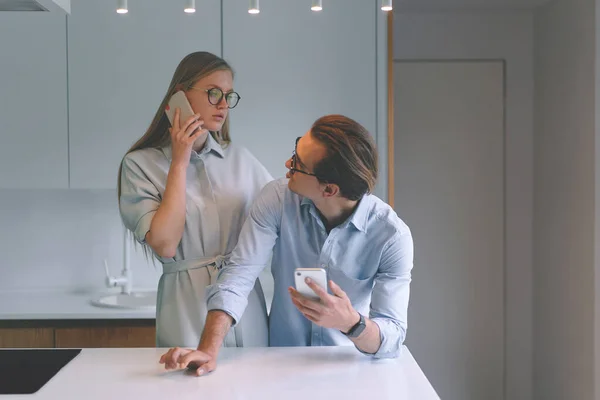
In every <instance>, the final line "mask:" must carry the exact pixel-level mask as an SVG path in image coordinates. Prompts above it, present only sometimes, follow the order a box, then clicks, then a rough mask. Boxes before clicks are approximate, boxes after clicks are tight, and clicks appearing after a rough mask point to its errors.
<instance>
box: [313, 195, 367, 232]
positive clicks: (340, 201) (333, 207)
mask: <svg viewBox="0 0 600 400" xmlns="http://www.w3.org/2000/svg"><path fill="white" fill-rule="evenodd" d="M314 203H315V207H316V208H317V210H318V211H319V214H320V215H321V220H322V221H323V223H324V224H325V228H326V229H327V232H330V231H331V230H332V229H333V228H335V227H336V226H338V225H340V224H342V223H343V222H344V221H345V220H347V219H348V217H350V215H352V213H353V212H354V210H355V209H356V207H357V206H358V203H359V201H358V200H348V199H345V198H341V197H336V198H330V199H320V201H316V202H314Z"/></svg>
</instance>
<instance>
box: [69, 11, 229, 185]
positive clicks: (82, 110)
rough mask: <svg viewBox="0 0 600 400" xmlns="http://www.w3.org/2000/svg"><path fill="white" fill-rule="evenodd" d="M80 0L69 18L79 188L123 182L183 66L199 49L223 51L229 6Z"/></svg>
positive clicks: (74, 166) (72, 142) (74, 181)
mask: <svg viewBox="0 0 600 400" xmlns="http://www.w3.org/2000/svg"><path fill="white" fill-rule="evenodd" d="M115 4H116V3H115V2H111V1H108V2H106V1H77V2H73V4H72V12H71V15H69V16H68V44H69V62H68V63H69V118H70V119H69V122H70V137H69V149H70V155H71V164H70V173H71V187H72V188H109V189H114V188H116V185H117V171H118V167H119V164H120V162H121V159H122V158H123V155H124V154H125V152H126V151H127V150H128V149H129V147H131V145H132V144H133V143H134V142H135V141H136V140H137V139H139V138H140V137H141V136H142V135H143V134H144V132H145V130H146V129H147V127H148V125H150V122H151V120H152V118H153V117H154V114H155V112H156V110H157V109H158V106H159V105H160V102H161V100H162V97H163V96H164V94H165V92H166V90H167V88H168V85H169V82H170V80H171V77H172V75H173V72H174V71H175V68H176V67H177V64H178V63H179V61H180V60H181V59H182V58H183V57H184V56H185V55H186V54H188V53H191V52H194V51H209V52H212V53H214V54H217V55H220V54H221V2H220V1H219V0H203V1H198V2H196V6H197V9H196V10H197V11H196V13H195V14H186V13H184V12H183V7H184V3H183V2H172V1H136V2H130V4H129V13H128V14H124V15H122V14H117V13H116V12H115Z"/></svg>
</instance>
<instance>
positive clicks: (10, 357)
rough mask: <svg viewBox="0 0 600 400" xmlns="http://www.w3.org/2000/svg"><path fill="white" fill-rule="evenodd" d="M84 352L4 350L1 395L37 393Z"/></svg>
mask: <svg viewBox="0 0 600 400" xmlns="http://www.w3.org/2000/svg"><path fill="white" fill-rule="evenodd" d="M80 352H81V349H23V350H20V349H18V350H17V349H14V350H13V349H2V350H0V395H1V394H31V393H35V392H37V391H38V390H40V389H41V388H42V386H44V385H45V384H46V383H47V382H48V381H49V380H50V379H52V377H53V376H54V375H56V374H57V373H58V371H60V369H61V368H62V367H64V366H65V365H67V364H68V363H69V361H71V360H72V359H73V358H75V356H77V354H79V353H80Z"/></svg>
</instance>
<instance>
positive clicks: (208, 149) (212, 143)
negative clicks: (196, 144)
mask: <svg viewBox="0 0 600 400" xmlns="http://www.w3.org/2000/svg"><path fill="white" fill-rule="evenodd" d="M162 151H163V153H164V154H165V156H166V157H167V159H168V160H169V161H172V160H173V149H172V148H171V145H168V146H165V147H163V148H162ZM207 153H215V154H217V155H219V156H220V157H221V158H223V157H225V153H224V152H223V147H221V145H220V144H219V143H218V142H217V141H216V140H215V139H214V138H213V136H212V134H211V133H210V132H209V134H208V136H207V138H206V143H204V147H203V148H202V150H200V153H197V152H196V151H194V150H192V153H191V156H190V160H196V159H199V158H200V157H201V156H202V155H203V154H207Z"/></svg>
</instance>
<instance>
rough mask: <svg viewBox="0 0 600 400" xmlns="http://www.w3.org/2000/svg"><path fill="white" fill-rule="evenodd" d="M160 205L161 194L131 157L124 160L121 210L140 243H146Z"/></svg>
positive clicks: (120, 199)
mask: <svg viewBox="0 0 600 400" xmlns="http://www.w3.org/2000/svg"><path fill="white" fill-rule="evenodd" d="M159 205H160V193H159V191H158V189H157V188H156V186H154V184H153V183H152V182H150V180H149V179H148V177H147V176H146V174H145V173H144V172H143V170H142V169H141V168H140V166H139V165H138V164H137V163H136V162H135V161H134V160H133V159H132V158H130V156H129V155H128V156H126V157H125V158H124V159H123V164H122V169H121V196H120V198H119V206H120V207H119V208H120V212H121V218H122V220H123V223H124V224H125V227H126V228H127V229H129V230H130V231H131V232H133V234H134V236H135V238H136V240H137V241H138V242H140V243H144V242H145V241H146V234H147V233H148V231H149V230H150V224H151V223H152V218H154V214H156V210H158V207H159Z"/></svg>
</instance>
